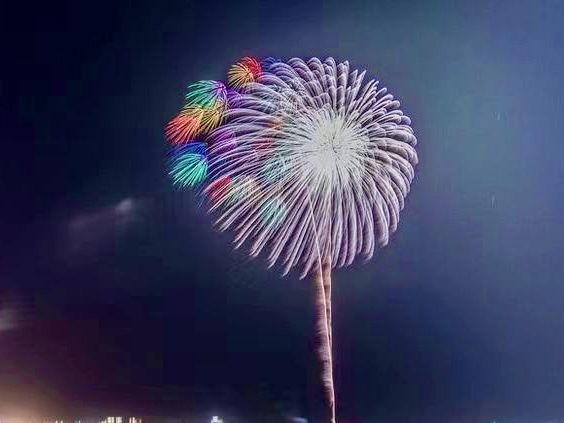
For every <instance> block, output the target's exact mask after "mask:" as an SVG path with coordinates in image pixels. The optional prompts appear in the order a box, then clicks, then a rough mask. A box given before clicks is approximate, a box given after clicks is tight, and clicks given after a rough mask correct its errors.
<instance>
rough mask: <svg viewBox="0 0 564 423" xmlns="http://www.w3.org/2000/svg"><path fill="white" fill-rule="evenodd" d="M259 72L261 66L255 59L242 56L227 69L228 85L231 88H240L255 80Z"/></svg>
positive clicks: (260, 71)
mask: <svg viewBox="0 0 564 423" xmlns="http://www.w3.org/2000/svg"><path fill="white" fill-rule="evenodd" d="M261 73H262V68H261V65H260V63H259V62H258V60H257V59H255V58H254V57H244V58H243V59H241V60H240V61H239V62H237V63H235V64H234V65H233V66H231V69H229V73H228V80H229V85H231V86H232V87H233V88H242V87H243V86H245V85H247V84H249V83H251V82H255V81H256V80H257V79H258V78H259V76H260V75H261Z"/></svg>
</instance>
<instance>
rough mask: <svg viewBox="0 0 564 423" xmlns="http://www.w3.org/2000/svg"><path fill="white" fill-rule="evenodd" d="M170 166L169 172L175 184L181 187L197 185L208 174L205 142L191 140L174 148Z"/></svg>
mask: <svg viewBox="0 0 564 423" xmlns="http://www.w3.org/2000/svg"><path fill="white" fill-rule="evenodd" d="M170 168H171V169H170V172H169V174H170V175H171V177H172V179H173V182H174V184H175V185H179V186H181V187H187V186H189V187H193V186H195V185H198V184H199V183H200V182H202V181H203V180H204V179H206V176H207V174H208V162H207V159H206V147H205V144H204V143H201V142H193V143H190V144H188V145H185V146H182V147H179V148H176V149H175V150H174V152H173V156H172V159H171V165H170Z"/></svg>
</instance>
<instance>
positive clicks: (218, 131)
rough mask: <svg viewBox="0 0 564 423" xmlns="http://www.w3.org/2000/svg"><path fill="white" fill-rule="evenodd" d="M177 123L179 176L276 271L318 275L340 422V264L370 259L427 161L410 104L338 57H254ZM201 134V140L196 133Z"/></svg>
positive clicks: (321, 325) (200, 96) (195, 95)
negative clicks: (336, 280)
mask: <svg viewBox="0 0 564 423" xmlns="http://www.w3.org/2000/svg"><path fill="white" fill-rule="evenodd" d="M188 88H189V90H188V94H187V95H186V104H185V106H184V108H183V109H182V111H181V112H180V114H179V115H178V116H177V117H175V118H174V119H172V120H171V122H170V123H169V124H168V126H167V130H166V133H167V137H168V138H169V140H170V141H171V142H172V143H173V144H174V145H175V146H176V147H175V150H174V152H173V157H172V159H171V170H170V175H171V176H172V179H173V182H174V183H175V184H177V185H179V186H191V187H193V186H198V185H202V184H203V185H204V187H203V189H201V191H200V192H201V193H202V195H204V196H205V198H206V199H207V204H208V206H209V209H210V211H211V212H213V213H214V215H215V216H216V224H217V226H218V228H219V229H220V230H222V231H225V230H231V231H232V232H233V233H234V245H235V247H236V248H238V247H240V246H241V245H243V244H247V245H248V246H249V250H250V254H251V256H257V255H259V254H261V253H264V254H265V255H266V258H267V261H268V264H269V267H270V266H273V265H274V264H276V263H279V264H280V265H281V268H282V273H283V274H287V273H288V272H289V271H290V270H291V269H292V268H298V269H299V270H300V277H301V278H303V277H306V276H308V275H311V276H312V279H313V281H314V290H315V293H316V297H315V305H316V310H317V326H316V329H317V332H318V339H319V344H318V356H319V360H320V363H321V367H322V375H321V377H322V382H323V385H324V387H325V391H326V402H327V406H328V408H329V410H330V414H331V422H335V394H334V386H333V365H332V332H331V270H332V269H333V268H337V267H342V266H347V265H349V264H351V263H352V262H353V261H354V259H355V258H356V257H357V256H361V257H363V258H364V259H370V258H371V257H372V255H373V253H374V251H375V249H376V248H377V247H382V246H385V245H386V244H387V243H388V241H389V237H390V234H391V233H392V232H394V231H395V230H396V229H397V226H398V222H399V213H400V211H401V209H402V208H403V207H404V200H405V197H406V195H407V194H408V192H409V188H410V184H411V182H412V180H413V177H414V166H415V165H416V164H417V153H416V151H415V145H416V143H417V140H416V138H415V136H414V134H413V130H412V128H411V126H410V124H411V121H410V119H409V118H408V117H407V116H406V115H404V114H403V112H402V111H401V110H400V108H399V107H400V103H399V101H397V100H395V99H394V97H393V96H392V95H391V94H389V93H388V92H387V90H386V88H380V87H379V83H378V81H376V80H373V79H369V78H367V77H366V72H365V71H363V72H359V71H358V70H351V69H350V67H349V64H348V62H342V63H337V62H335V60H334V59H332V58H328V59H326V60H325V61H323V62H322V61H321V60H319V59H317V58H312V59H310V60H308V61H304V60H302V59H298V58H294V59H290V60H288V61H287V62H284V61H281V60H279V59H275V58H268V59H265V60H263V61H262V62H259V61H258V60H257V59H255V58H250V57H246V58H244V59H242V60H241V61H240V62H238V63H236V64H235V65H233V66H232V68H231V69H230V70H229V72H228V86H226V85H224V84H223V83H221V82H218V81H201V82H198V83H196V84H193V85H191V86H190V87H188ZM196 138H197V139H198V141H195V139H196Z"/></svg>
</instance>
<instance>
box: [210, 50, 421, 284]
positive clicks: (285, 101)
mask: <svg viewBox="0 0 564 423" xmlns="http://www.w3.org/2000/svg"><path fill="white" fill-rule="evenodd" d="M399 107H400V103H399V101H397V100H394V98H393V96H392V95H391V94H389V93H388V92H387V90H386V88H379V86H378V81H376V80H373V79H367V78H366V72H365V71H363V72H359V71H357V70H353V71H351V69H350V67H349V63H348V62H343V63H336V62H335V60H334V59H332V58H328V59H327V60H325V61H324V62H321V61H320V60H319V59H317V58H312V59H310V60H308V61H307V62H306V61H303V60H302V59H291V60H289V61H288V62H287V63H283V62H276V63H273V64H270V65H269V67H268V68H267V69H264V70H263V72H262V74H261V75H260V77H258V78H257V80H256V81H255V82H251V83H249V84H247V85H245V87H244V90H243V92H242V93H241V94H240V95H238V96H237V98H236V99H235V100H234V101H233V107H231V108H230V109H229V110H227V111H226V112H225V115H224V123H223V125H222V126H220V127H219V128H218V129H216V130H215V131H214V132H212V133H211V135H210V141H211V142H210V145H211V147H210V148H209V156H208V157H209V167H210V177H211V179H212V180H215V181H216V182H217V181H221V180H222V179H223V180H229V183H224V184H222V183H219V184H217V183H215V184H214V183H212V184H211V185H210V186H209V187H208V189H209V191H210V192H213V195H210V198H211V205H210V208H211V210H212V211H214V212H217V213H218V215H217V216H218V217H217V224H218V225H219V227H220V229H221V230H227V229H232V230H234V232H235V245H236V246H237V247H239V246H240V245H242V244H243V243H245V242H247V243H249V244H250V252H251V255H253V256H255V255H258V254H260V253H261V252H263V251H264V252H267V254H268V261H269V264H270V265H273V264H275V263H276V262H280V263H282V265H283V272H284V273H287V272H288V271H289V270H290V269H291V268H292V267H295V266H298V267H300V269H301V276H302V277H303V276H305V275H307V274H308V273H310V271H311V270H312V269H314V268H316V269H317V268H318V267H319V266H320V265H322V264H323V265H328V266H329V268H334V267H341V266H344V265H348V264H350V263H352V262H353V260H354V259H355V257H356V256H359V255H360V256H362V257H364V258H366V259H368V258H370V257H371V256H372V255H373V253H374V250H375V248H377V247H378V246H384V245H386V244H387V243H388V240H389V236H390V234H391V233H392V232H394V231H395V230H396V228H397V225H398V221H399V213H400V210H401V209H402V208H403V206H404V199H405V197H406V195H407V194H408V191H409V187H410V183H411V182H412V180H413V177H414V166H415V165H416V163H417V153H416V151H415V148H414V146H415V144H416V142H417V140H416V138H415V136H414V134H413V130H412V128H411V127H410V123H411V121H410V119H409V118H408V117H407V116H406V115H404V114H403V112H402V111H401V110H400V108H399Z"/></svg>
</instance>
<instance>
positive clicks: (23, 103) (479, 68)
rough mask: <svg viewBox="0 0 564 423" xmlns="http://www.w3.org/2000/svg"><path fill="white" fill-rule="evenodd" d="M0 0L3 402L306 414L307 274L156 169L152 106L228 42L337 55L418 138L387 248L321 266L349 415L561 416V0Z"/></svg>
mask: <svg viewBox="0 0 564 423" xmlns="http://www.w3.org/2000/svg"><path fill="white" fill-rule="evenodd" d="M9 3H10V4H8V3H7V4H3V5H2V7H1V10H0V28H1V31H2V33H3V34H2V37H1V41H0V43H1V44H0V45H1V51H2V55H1V56H2V65H1V71H0V74H1V75H2V77H1V78H0V105H1V106H0V125H1V129H2V131H1V132H0V133H1V140H2V150H1V151H2V153H1V155H2V165H1V166H0V193H1V197H0V198H2V206H1V207H0V412H2V413H8V414H9V413H16V414H17V413H21V412H23V411H22V410H26V412H37V413H46V414H48V413H56V412H60V410H64V412H77V413H87V412H91V411H96V410H104V411H103V413H106V414H110V413H112V412H115V413H117V412H131V413H138V414H141V413H145V414H171V415H198V416H208V415H210V414H211V413H213V412H216V413H220V414H222V415H231V416H234V417H233V420H232V421H236V420H234V419H235V417H236V416H247V419H248V420H246V421H259V420H258V419H257V418H255V417H254V416H266V415H269V416H272V417H271V418H270V420H268V419H267V420H268V421H271V422H275V421H276V420H275V419H276V417H274V416H277V415H288V416H289V415H293V416H296V415H302V416H307V415H310V416H311V415H313V414H315V411H314V409H315V406H314V405H312V404H315V398H314V399H312V397H314V396H315V395H314V394H312V392H313V391H315V389H314V388H312V385H313V384H314V383H313V382H312V381H315V378H316V373H315V370H314V364H315V357H314V355H313V353H312V347H311V335H310V334H311V331H312V321H311V319H312V313H313V311H312V304H311V297H310V292H309V288H308V285H307V282H304V281H299V280H298V278H297V274H295V273H292V274H290V275H289V276H287V277H285V278H281V277H280V276H279V272H278V271H277V270H270V271H269V270H267V269H266V265H265V262H264V260H262V259H256V260H253V261H251V260H249V259H248V258H247V256H246V254H245V250H242V251H237V252H232V251H231V247H230V237H229V235H227V234H218V233H217V232H216V231H215V230H214V229H213V228H212V226H211V224H210V219H209V217H208V216H206V213H205V212H204V211H203V210H201V209H199V208H198V205H197V201H196V199H195V198H194V196H193V195H192V194H191V193H189V192H179V191H176V190H174V189H173V188H172V187H171V184H170V180H169V179H168V177H167V175H166V160H167V147H166V144H165V141H164V136H163V127H164V125H165V124H166V122H167V121H168V120H169V119H170V118H171V117H172V116H173V115H174V114H175V112H176V111H177V110H178V109H179V107H180V106H181V103H182V97H183V93H184V90H185V87H186V85H187V84H189V83H190V82H193V81H195V80H199V79H214V78H215V79H224V77H225V73H226V70H227V68H228V67H229V66H230V64H231V63H233V62H234V61H236V60H237V59H238V58H240V57H242V56H246V55H256V56H259V57H264V56H270V55H275V56H279V57H283V58H290V57H293V56H300V57H311V56H318V57H321V58H324V57H327V56H330V55H331V56H334V57H335V58H337V59H340V60H349V61H350V62H351V64H352V65H353V66H355V67H358V68H361V69H362V68H366V69H368V70H369V72H370V73H371V74H372V75H375V76H376V77H377V78H378V79H379V80H380V81H381V82H382V84H383V85H385V86H387V87H388V88H389V89H390V90H391V91H392V93H393V94H394V95H395V96H396V97H397V98H398V99H399V100H400V101H401V102H402V108H403V110H404V111H405V112H406V113H407V114H408V115H410V116H411V118H412V121H413V126H414V129H415V131H416V134H417V137H418V140H419V144H418V153H419V157H420V164H419V165H418V167H417V169H416V171H417V174H416V179H415V181H414V183H413V185H412V191H411V193H410V195H409V197H408V199H407V202H406V208H405V209H404V211H403V212H402V215H401V222H400V227H399V230H398V232H397V233H395V234H394V236H393V237H392V241H391V244H390V245H389V246H388V247H386V248H385V249H383V250H381V251H379V252H378V253H377V254H376V257H375V258H374V259H373V260H372V261H370V262H369V263H366V264H362V263H355V264H354V265H353V266H351V267H350V268H347V269H344V270H340V271H337V272H336V273H335V275H334V283H335V285H334V316H333V321H334V342H335V372H336V388H337V408H338V415H339V416H340V417H341V418H340V421H342V422H346V423H354V422H360V421H363V422H364V421H371V422H372V421H380V420H378V418H381V419H382V420H383V421H388V422H389V421H392V422H426V421H433V422H437V421H439V422H440V421H445V422H451V421H468V422H482V421H484V422H485V421H491V420H493V419H494V418H496V419H497V420H498V421H501V422H502V421H504V420H503V418H507V417H539V418H541V417H542V418H546V419H548V418H564V400H563V398H564V336H563V325H564V284H563V283H562V282H563V281H562V279H563V274H564V253H563V247H562V246H563V244H564V200H563V194H564V189H563V186H564V142H563V133H564V119H563V116H564V83H563V75H564V53H563V52H564V50H563V45H564V25H563V24H562V22H564V3H563V2H561V1H557V0H552V1H548V0H547V1H534V0H530V1H529V0H524V1H504V0H501V1H491V2H486V1H438V0H437V1H426V2H423V1H386V2H380V1H376V0H373V1H371V0H365V1H363V2H355V1H352V0H351V1H335V0H326V1H323V2H313V1H309V0H307V1H306V0H300V1H296V0H288V1H284V2H275V1H272V2H270V1H266V0H265V1H260V0H239V1H232V2H227V1H200V2H194V1H191V0H184V1H163V2H158V1H152V2H151V1H141V0H138V1H134V2H133V1H132V2H116V4H114V3H113V2H111V3H110V2H108V3H107V4H104V2H81V1H74V2H68V3H67V2H55V4H52V3H51V2H41V3H38V4H34V3H33V2H9ZM117 3H119V4H117ZM69 410H70V411H69ZM202 418H204V417H202ZM253 419H254V420H253ZM464 419H466V420H464ZM202 421H206V420H205V419H204V420H202ZM240 421H245V420H240ZM260 421H264V419H263V420H260Z"/></svg>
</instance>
